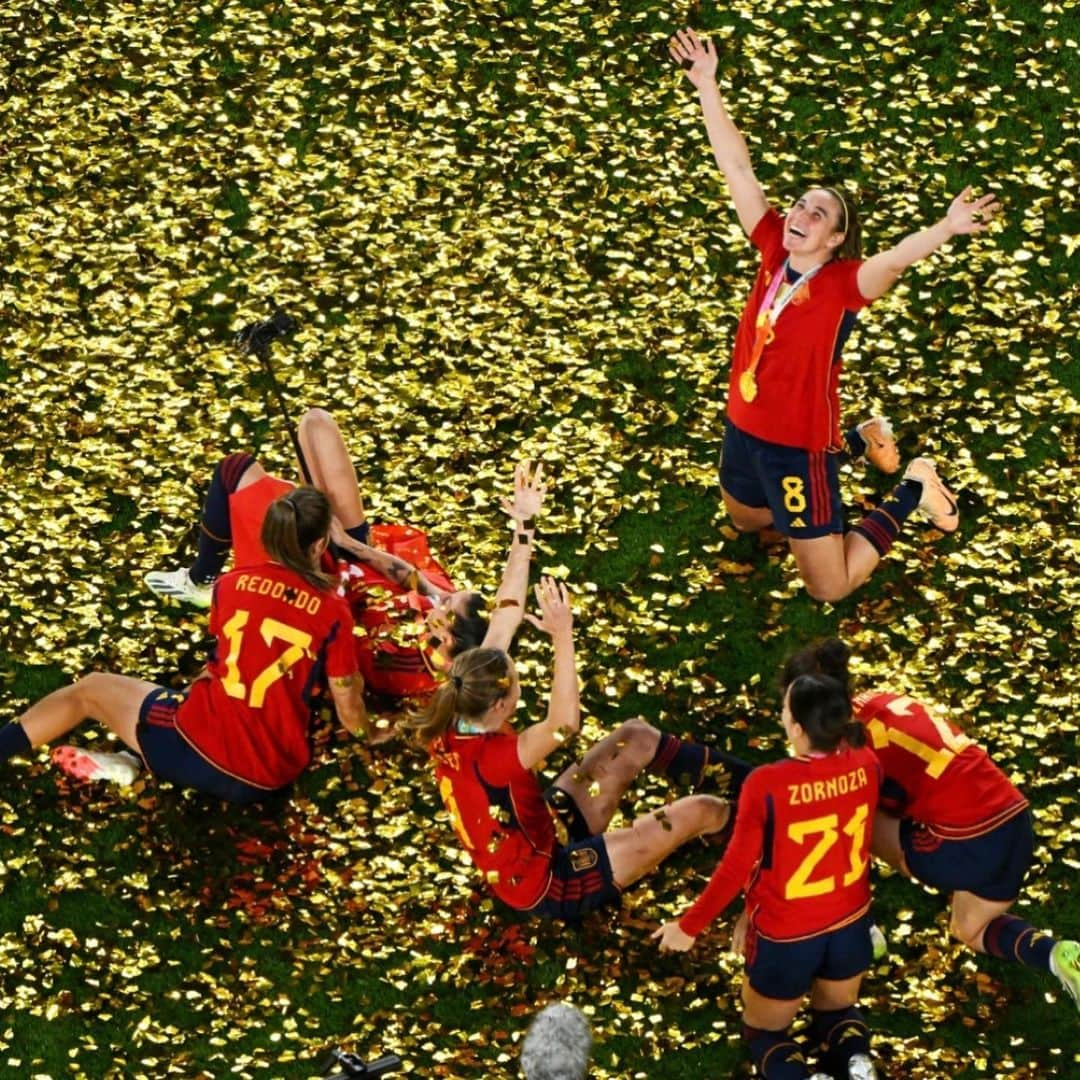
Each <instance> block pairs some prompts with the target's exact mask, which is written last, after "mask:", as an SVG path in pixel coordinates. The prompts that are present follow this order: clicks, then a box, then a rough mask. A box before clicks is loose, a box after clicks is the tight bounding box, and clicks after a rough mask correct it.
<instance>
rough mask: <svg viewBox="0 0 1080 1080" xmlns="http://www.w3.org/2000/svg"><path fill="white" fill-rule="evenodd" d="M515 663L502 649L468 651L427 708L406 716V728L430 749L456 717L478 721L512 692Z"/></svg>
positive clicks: (456, 658)
mask: <svg viewBox="0 0 1080 1080" xmlns="http://www.w3.org/2000/svg"><path fill="white" fill-rule="evenodd" d="M512 673H513V663H512V661H511V660H510V657H509V656H507V655H506V653H504V652H503V651H502V649H485V648H475V649H466V650H465V651H464V652H463V653H459V654H458V655H457V656H455V657H454V662H453V663H452V664H451V665H450V672H449V674H448V675H447V677H446V681H445V682H444V683H443V684H442V686H440V687H439V689H438V690H436V691H435V693H434V694H433V695H432V697H431V699H430V700H429V701H428V703H427V705H425V706H424V708H423V709H421V710H419V711H418V712H414V713H412V714H411V715H409V716H407V717H406V718H405V720H404V722H403V723H404V726H405V727H406V728H407V729H408V730H409V731H411V732H412V733H413V735H414V736H415V738H416V740H417V741H418V742H420V743H421V744H423V745H424V746H427V745H428V743H430V742H432V740H434V739H437V738H438V737H439V736H440V735H442V734H443V732H445V731H446V729H447V728H448V727H449V726H450V722H451V721H452V720H453V719H454V718H455V717H458V716H460V717H462V718H464V719H466V720H470V719H471V720H475V719H477V718H479V717H481V716H483V715H484V713H486V712H487V711H488V709H490V708H491V706H492V705H494V704H495V702H497V701H498V700H499V698H501V697H504V696H505V695H506V692H507V690H509V689H510V681H511V676H512Z"/></svg>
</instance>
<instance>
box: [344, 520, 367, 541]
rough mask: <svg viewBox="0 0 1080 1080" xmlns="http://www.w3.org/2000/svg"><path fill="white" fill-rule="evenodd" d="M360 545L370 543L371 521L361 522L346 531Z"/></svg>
mask: <svg viewBox="0 0 1080 1080" xmlns="http://www.w3.org/2000/svg"><path fill="white" fill-rule="evenodd" d="M345 531H346V532H347V533H348V534H349V535H350V536H351V537H352V538H353V539H354V540H355V541H356V542H357V543H358V544H367V543H370V541H369V540H368V536H369V535H370V533H371V523H370V522H369V521H361V522H360V524H359V525H353V526H352V527H351V528H349V529H346V530H345Z"/></svg>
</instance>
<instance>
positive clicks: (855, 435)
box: [840, 427, 866, 464]
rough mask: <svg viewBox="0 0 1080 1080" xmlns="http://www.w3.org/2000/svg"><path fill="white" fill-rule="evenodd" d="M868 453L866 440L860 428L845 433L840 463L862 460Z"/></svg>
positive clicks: (850, 429)
mask: <svg viewBox="0 0 1080 1080" xmlns="http://www.w3.org/2000/svg"><path fill="white" fill-rule="evenodd" d="M865 453H866V440H865V439H864V438H863V437H862V435H861V434H860V432H859V429H858V427H853V428H849V429H848V430H847V431H845V432H844V449H843V450H841V451H840V463H841V464H843V463H844V462H845V461H853V460H855V459H857V458H861V457H862V456H863V454H865Z"/></svg>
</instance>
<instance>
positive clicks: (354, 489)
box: [297, 409, 366, 542]
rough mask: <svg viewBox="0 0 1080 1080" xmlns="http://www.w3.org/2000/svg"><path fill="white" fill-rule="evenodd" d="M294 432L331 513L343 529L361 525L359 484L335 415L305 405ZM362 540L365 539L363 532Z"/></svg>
mask: <svg viewBox="0 0 1080 1080" xmlns="http://www.w3.org/2000/svg"><path fill="white" fill-rule="evenodd" d="M297 434H298V436H299V439H300V448H301V449H302V450H303V452H304V460H305V462H306V464H307V468H308V473H309V475H310V478H311V483H312V484H313V485H314V486H315V487H317V488H318V489H319V490H320V491H321V492H322V493H323V494H324V495H325V496H326V497H327V498H328V499H329V500H330V506H331V508H332V509H333V511H334V516H335V517H336V518H337V519H338V521H340V522H341V524H342V525H343V526H344V528H345V530H346V532H350V530H353V529H357V528H358V527H360V526H362V525H363V524H364V522H365V520H366V517H365V514H364V500H363V497H362V496H361V494H360V484H359V482H358V480H357V478H356V469H355V468H354V467H353V463H352V458H350V457H349V451H348V448H347V447H346V445H345V439H344V438H343V437H342V434H341V429H340V428H339V427H338V426H337V423H336V422H335V420H334V418H333V417H332V416H331V415H330V414H329V413H328V412H327V411H326V410H325V409H308V411H307V412H306V413H304V416H303V418H302V419H301V420H300V426H299V428H298V429H297ZM350 535H352V533H351V532H350ZM354 539H360V538H359V537H354ZM361 542H366V533H365V539H364V540H362V541H361Z"/></svg>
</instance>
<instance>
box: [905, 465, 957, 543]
mask: <svg viewBox="0 0 1080 1080" xmlns="http://www.w3.org/2000/svg"><path fill="white" fill-rule="evenodd" d="M904 479H905V480H918V481H919V483H920V484H922V497H921V498H920V499H919V509H920V510H921V511H922V513H923V515H924V516H925V517H926V518H927V520H929V522H930V524H931V525H933V526H934V528H935V529H940V530H941V531H942V532H945V533H951V532H956V529H957V526H958V525H959V524H960V509H959V507H958V506H957V505H956V499H955V498H954V497H953V493H952V492H951V491H950V490H949V489H948V488H947V487H946V486H945V485H944V484H943V483H942V482H941V477H940V476H938V474H937V469H935V468H934V463H933V462H932V461H931V460H930V459H929V458H923V457H917V458H915V459H914V460H913V461H912V462H911V463H910V464H909V465H908V467H907V468H906V469H905V470H904Z"/></svg>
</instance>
